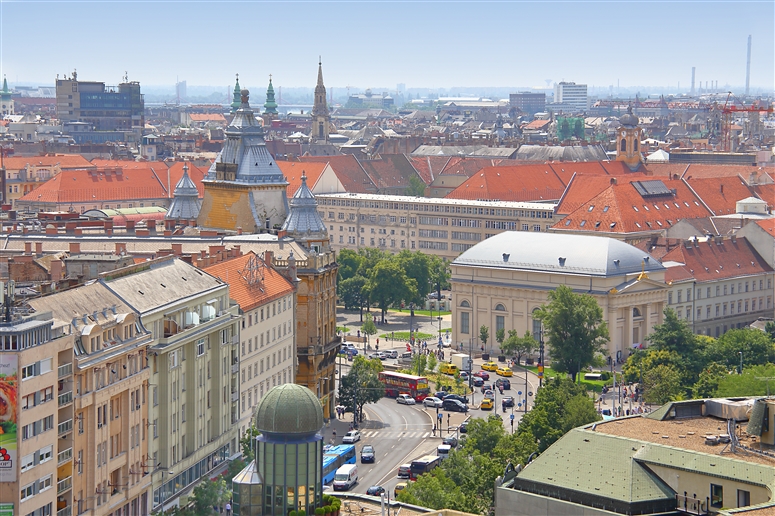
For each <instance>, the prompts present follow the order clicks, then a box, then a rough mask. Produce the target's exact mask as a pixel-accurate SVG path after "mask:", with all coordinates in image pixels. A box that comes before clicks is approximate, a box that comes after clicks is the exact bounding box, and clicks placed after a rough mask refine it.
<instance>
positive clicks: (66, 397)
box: [59, 391, 73, 407]
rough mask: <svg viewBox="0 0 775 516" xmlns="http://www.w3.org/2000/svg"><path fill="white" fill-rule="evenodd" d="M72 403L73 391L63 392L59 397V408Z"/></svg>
mask: <svg viewBox="0 0 775 516" xmlns="http://www.w3.org/2000/svg"><path fill="white" fill-rule="evenodd" d="M72 402H73V391H67V392H63V393H62V394H60V395H59V406H60V407H64V406H65V405H68V404H70V403H72Z"/></svg>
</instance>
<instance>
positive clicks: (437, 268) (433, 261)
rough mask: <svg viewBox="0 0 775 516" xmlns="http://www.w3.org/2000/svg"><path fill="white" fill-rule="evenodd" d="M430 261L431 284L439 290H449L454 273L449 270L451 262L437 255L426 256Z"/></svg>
mask: <svg viewBox="0 0 775 516" xmlns="http://www.w3.org/2000/svg"><path fill="white" fill-rule="evenodd" d="M426 256H428V259H429V260H430V271H431V283H432V284H434V285H436V286H437V287H438V290H448V289H449V288H450V284H449V278H450V277H451V276H452V271H451V270H450V268H449V261H448V260H447V259H446V258H441V257H439V256H435V255H426Z"/></svg>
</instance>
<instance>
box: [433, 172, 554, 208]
mask: <svg viewBox="0 0 775 516" xmlns="http://www.w3.org/2000/svg"><path fill="white" fill-rule="evenodd" d="M564 189H565V185H564V184H563V183H562V181H561V180H560V178H559V177H557V174H555V173H554V171H553V170H552V169H551V167H549V166H548V165H517V166H512V167H504V166H497V167H487V168H484V169H482V170H481V171H479V172H478V173H476V174H474V175H473V176H471V177H470V178H469V179H468V180H467V181H466V182H464V183H463V184H462V185H460V186H458V187H457V188H455V189H454V190H453V191H451V192H450V193H449V194H448V195H447V198H448V199H471V200H476V199H488V200H499V201H522V202H527V201H549V200H553V199H559V198H560V196H561V195H562V192H563V190H564Z"/></svg>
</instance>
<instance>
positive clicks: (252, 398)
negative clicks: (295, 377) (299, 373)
mask: <svg viewBox="0 0 775 516" xmlns="http://www.w3.org/2000/svg"><path fill="white" fill-rule="evenodd" d="M290 379H291V372H290V368H288V369H286V370H284V371H283V372H282V381H281V380H280V373H277V374H274V375H272V378H271V379H270V378H267V379H266V380H265V381H264V382H261V383H259V384H258V385H255V386H253V388H252V389H248V390H247V391H244V392H243V393H242V412H243V413H244V412H245V409H246V408H253V407H254V406H255V405H256V404H258V401H259V400H260V399H261V398H263V397H264V384H266V390H267V392H268V391H269V389H271V387H275V386H276V385H284V384H286V383H288V382H289V381H290ZM270 381H271V384H272V385H271V387H270V386H269V383H270ZM246 395H247V405H245V396H246Z"/></svg>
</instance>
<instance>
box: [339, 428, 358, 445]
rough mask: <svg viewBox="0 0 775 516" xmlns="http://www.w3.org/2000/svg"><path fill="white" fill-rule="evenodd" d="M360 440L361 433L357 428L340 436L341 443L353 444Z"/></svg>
mask: <svg viewBox="0 0 775 516" xmlns="http://www.w3.org/2000/svg"><path fill="white" fill-rule="evenodd" d="M360 440H361V433H360V432H359V431H358V430H350V431H349V432H347V433H346V434H344V437H342V444H353V443H356V442H358V441H360Z"/></svg>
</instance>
